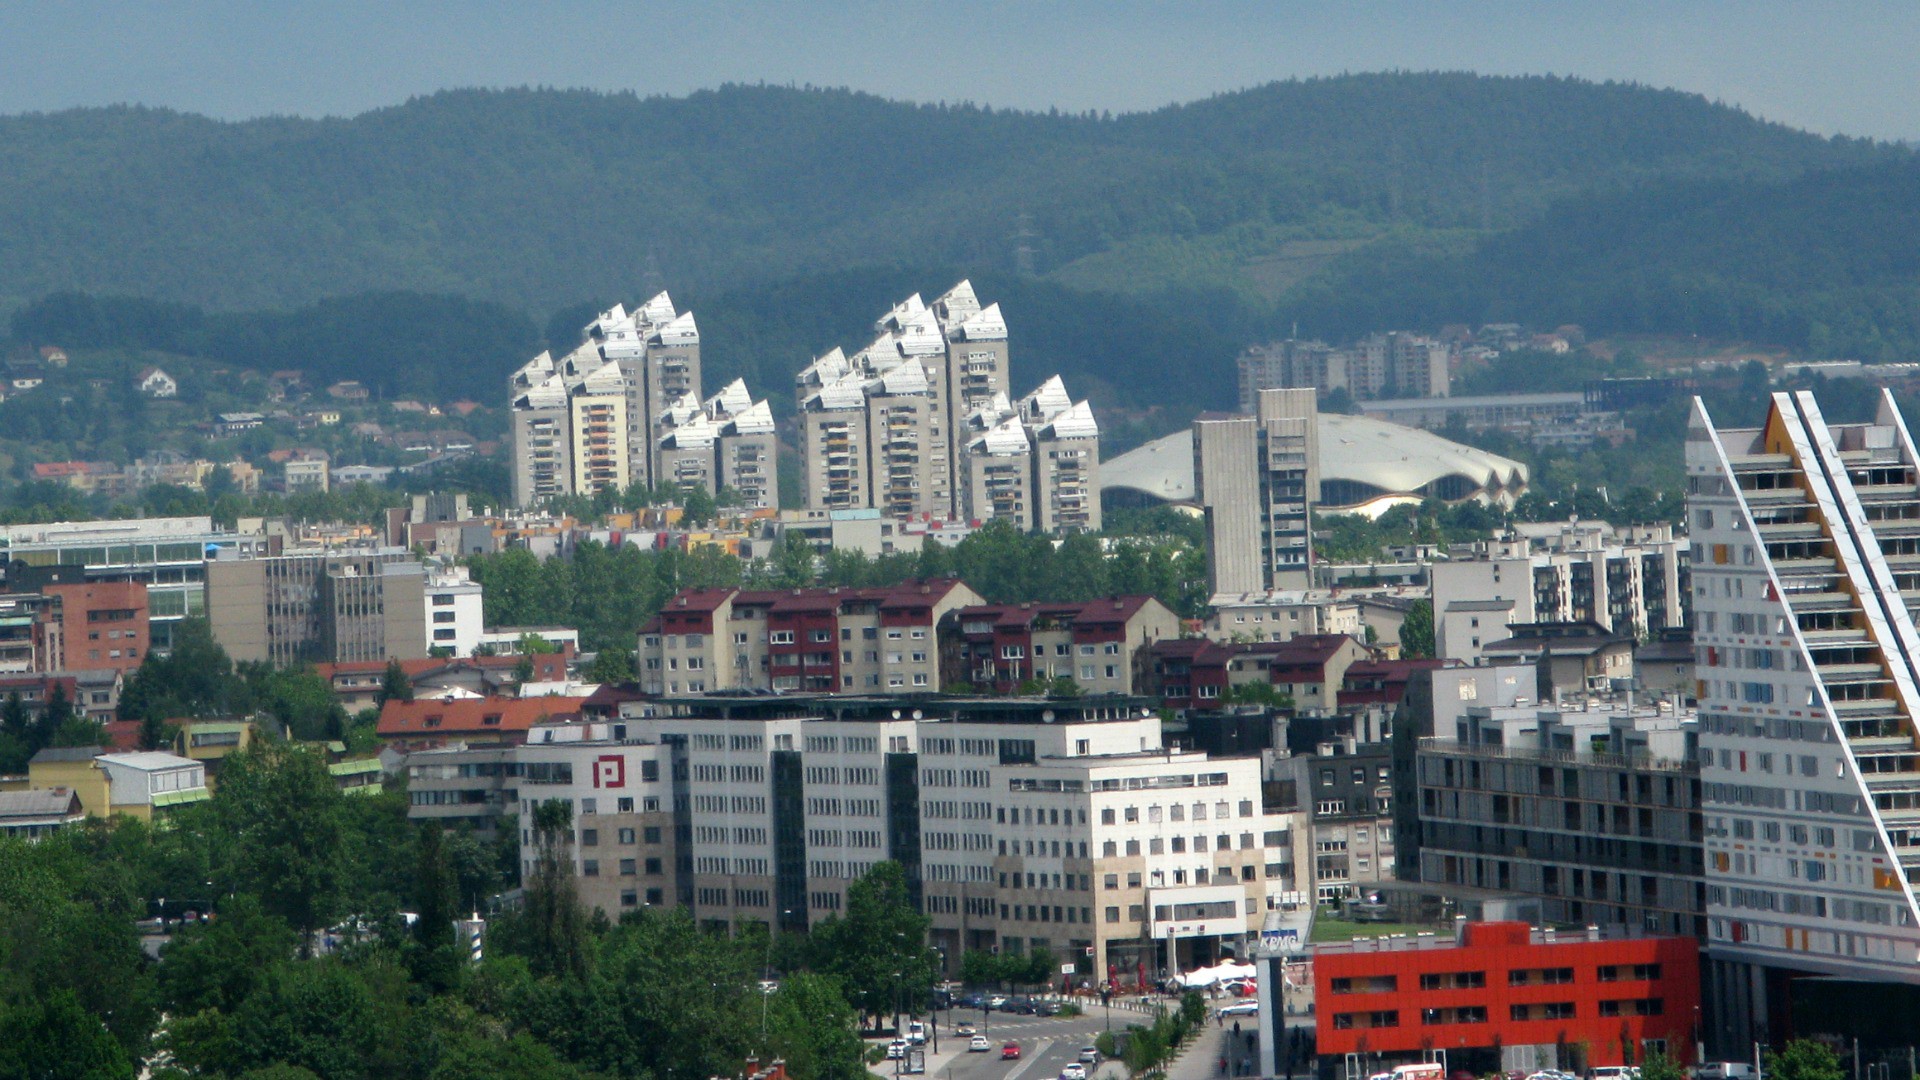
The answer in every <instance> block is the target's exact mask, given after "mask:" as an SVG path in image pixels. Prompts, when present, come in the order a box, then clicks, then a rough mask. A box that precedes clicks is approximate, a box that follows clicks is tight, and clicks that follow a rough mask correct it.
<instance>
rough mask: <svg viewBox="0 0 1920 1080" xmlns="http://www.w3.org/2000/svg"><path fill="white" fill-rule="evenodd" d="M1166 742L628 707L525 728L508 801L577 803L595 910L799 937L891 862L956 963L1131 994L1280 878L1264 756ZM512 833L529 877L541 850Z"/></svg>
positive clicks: (1123, 724) (888, 708)
mask: <svg viewBox="0 0 1920 1080" xmlns="http://www.w3.org/2000/svg"><path fill="white" fill-rule="evenodd" d="M1159 735H1160V733H1159V720H1158V718H1157V716H1156V715H1155V714H1154V713H1153V712H1152V710H1150V709H1147V708H1144V707H1143V703H1140V702H1138V701H1137V700H1130V699H1126V698H1124V697H1086V698H1077V699H1063V700H1057V701H1040V700H1028V701H1020V700H1011V701H1010V700H993V699H980V700H968V699H943V698H925V699H919V700H914V701H912V702H911V703H908V702H905V701H901V700H898V699H890V698H885V697H882V698H866V699H861V698H852V697H848V698H816V697H808V696H803V695H783V696H777V697H733V698H729V697H724V696H715V695H707V696H703V697H699V698H679V699H672V698H669V699H666V700H662V701H658V702H628V703H626V704H625V705H623V706H622V709H621V715H620V716H619V717H618V718H614V719H608V720H605V721H595V722H591V723H587V724H581V725H560V726H555V727H552V728H541V729H536V731H535V732H534V733H533V734H532V736H531V737H530V738H529V740H528V742H527V744H526V746H524V747H522V748H520V749H519V750H517V751H516V756H515V761H516V768H517V780H518V788H517V794H518V796H519V799H520V806H519V807H518V810H519V812H520V819H521V821H522V823H523V824H524V823H526V822H528V821H530V820H531V818H532V815H533V812H534V809H535V808H536V807H537V806H538V805H539V804H540V803H542V802H545V801H547V800H549V799H556V798H557V799H565V800H568V801H569V802H570V803H571V805H572V808H573V810H574V817H573V822H574V831H573V835H572V836H571V837H569V838H568V840H569V843H568V844H567V849H568V861H569V862H570V863H571V865H572V866H573V868H574V870H575V872H576V874H577V875H578V876H579V879H580V880H581V881H582V883H583V884H586V885H588V886H589V887H588V889H587V891H586V892H584V893H583V895H587V896H591V897H592V898H593V899H594V902H595V903H596V904H598V905H600V906H601V907H602V910H605V911H606V912H607V913H608V914H609V915H617V914H618V913H619V912H620V911H623V910H630V909H632V908H634V907H638V906H641V905H647V904H660V903H673V904H679V905H682V906H685V907H687V908H690V909H691V911H692V913H693V915H694V916H695V918H697V919H699V920H700V921H701V922H702V923H703V924H709V925H715V926H731V925H736V924H737V923H739V922H741V921H753V922H763V923H769V924H774V925H777V926H779V927H781V928H783V929H796V930H797V929H805V928H806V927H807V926H809V925H812V924H814V923H816V922H818V921H819V920H820V919H823V918H826V917H829V916H832V915H835V914H842V913H844V909H845V901H846V889H847V886H848V885H849V884H850V883H851V882H852V881H853V880H855V879H857V878H858V877H859V876H860V875H862V874H864V873H865V872H866V871H868V870H869V869H871V868H872V867H873V865H874V864H875V863H877V862H879V861H881V860H884V859H892V860H894V861H897V862H899V863H901V864H902V865H903V866H904V867H905V868H906V870H907V874H908V880H909V888H910V892H911V894H912V896H913V899H914V902H915V903H916V905H917V906H919V907H920V908H921V910H923V911H924V912H925V913H926V914H927V915H928V916H929V917H930V918H931V920H932V923H933V928H932V942H933V945H934V947H935V948H937V949H939V950H940V951H941V953H942V955H943V956H944V957H945V958H946V963H947V964H948V966H949V969H950V970H951V969H952V967H953V966H954V965H957V963H958V961H959V957H960V956H961V954H962V953H963V952H964V951H966V950H969V949H980V950H996V949H997V950H999V951H1002V952H1026V951H1030V950H1032V949H1036V948H1041V947H1046V948H1050V949H1052V950H1053V951H1054V952H1055V953H1056V954H1057V955H1059V956H1063V957H1073V958H1075V963H1076V964H1080V965H1084V967H1083V968H1082V970H1084V971H1085V972H1086V973H1087V974H1088V975H1089V976H1090V977H1091V979H1090V981H1094V980H1098V979H1100V978H1104V977H1106V976H1108V975H1109V974H1111V975H1112V976H1114V977H1115V979H1116V981H1124V982H1126V983H1132V982H1134V981H1135V980H1136V979H1138V978H1140V977H1142V976H1146V977H1149V978H1151V977H1153V976H1157V975H1161V974H1163V973H1166V972H1170V971H1173V970H1188V969H1190V968H1192V967H1195V966H1198V965H1200V964H1202V963H1208V962H1212V961H1214V960H1216V959H1218V958H1219V957H1221V956H1223V955H1225V954H1227V953H1230V952H1231V953H1234V954H1236V955H1244V954H1245V950H1246V946H1247V942H1248V936H1249V932H1250V929H1251V932H1252V933H1254V934H1257V932H1258V928H1259V926H1260V924H1261V922H1262V921H1263V919H1264V915H1265V912H1266V911H1267V910H1269V908H1270V906H1277V905H1278V904H1279V903H1280V902H1281V898H1282V897H1283V896H1285V895H1286V894H1288V893H1290V892H1292V891H1294V890H1295V889H1296V884H1295V880H1294V874H1295V866H1296V865H1297V863H1296V858H1295V852H1294V842H1295V839H1294V838H1295V835H1296V831H1295V830H1296V824H1297V820H1298V818H1297V815H1293V814H1288V813H1282V812H1269V811H1268V810H1267V808H1266V807H1265V806H1264V804H1263V803H1262V795H1261V782H1260V779H1261V778H1260V763H1259V760H1258V759H1257V758H1237V759H1228V760H1216V759H1211V758H1209V757H1207V756H1206V755H1205V754H1198V753H1192V752H1184V751H1178V750H1165V749H1162V748H1161V745H1160V737H1159ZM629 815H632V817H631V819H629ZM588 830H591V834H589V833H588ZM521 839H522V846H521V858H522V860H523V861H524V862H526V863H527V864H528V865H531V863H532V861H533V860H534V859H535V858H536V857H538V854H539V847H538V845H539V842H540V841H539V838H538V837H536V836H535V835H533V834H532V832H531V831H530V830H529V831H526V832H523V835H522V838H521ZM589 841H591V842H589ZM596 879H597V880H596Z"/></svg>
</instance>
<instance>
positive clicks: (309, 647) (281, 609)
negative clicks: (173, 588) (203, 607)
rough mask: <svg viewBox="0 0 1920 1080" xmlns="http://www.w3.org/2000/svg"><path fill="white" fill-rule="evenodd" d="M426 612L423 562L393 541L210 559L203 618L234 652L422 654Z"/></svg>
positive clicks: (362, 656)
mask: <svg viewBox="0 0 1920 1080" xmlns="http://www.w3.org/2000/svg"><path fill="white" fill-rule="evenodd" d="M426 611H427V599H426V571H425V569H424V568H423V567H422V566H421V565H420V564H419V563H417V562H414V561H412V555H411V554H410V553H409V552H406V551H402V550H399V549H395V548H382V549H380V550H378V551H333V552H324V553H313V554H303V555H274V556H268V557H265V558H257V559H220V560H216V561H214V562H211V563H208V564H207V621H208V624H209V625H210V626H211V628H212V630H213V637H214V640H215V641H218V642H219V643H220V645H221V647H222V648H224V649H226V651H227V655H229V656H231V657H233V659H234V660H235V661H249V660H252V661H262V660H264V661H267V662H269V663H271V664H273V665H275V666H276V667H287V666H291V665H294V664H301V663H319V662H326V663H340V662H343V661H354V660H381V661H384V660H389V659H398V660H414V659H420V658H424V657H425V656H426V655H427V648H428V645H427V642H428V637H427V620H426Z"/></svg>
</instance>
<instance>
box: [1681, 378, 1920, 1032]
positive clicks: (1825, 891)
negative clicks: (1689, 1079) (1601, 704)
mask: <svg viewBox="0 0 1920 1080" xmlns="http://www.w3.org/2000/svg"><path fill="white" fill-rule="evenodd" d="M1917 465H1920V455H1917V454H1916V452H1915V448H1914V443H1913V439H1912V436H1911V434H1910V433H1909V432H1908V430H1907V426H1906V424H1905V422H1904V421H1903V420H1902V419H1901V418H1900V414H1899V412H1898V410H1897V409H1896V408H1895V407H1894V403H1893V399H1892V397H1891V395H1888V394H1886V393H1885V392H1884V391H1883V392H1882V397H1881V401H1880V406H1879V413H1878V416H1877V417H1876V418H1875V420H1874V421H1872V422H1870V423H1864V424H1829V423H1827V422H1826V420H1825V419H1824V418H1823V417H1822V416H1821V413H1820V408H1819V406H1818V404H1816V402H1815V401H1814V398H1813V395H1811V394H1809V393H1805V392H1795V393H1777V394H1774V395H1773V396H1772V399H1771V402H1770V404H1769V406H1768V408H1767V413H1766V416H1765V417H1764V418H1762V420H1761V423H1760V424H1759V425H1758V426H1755V427H1740V428H1722V427H1717V426H1716V425H1715V423H1714V421H1713V418H1712V417H1710V416H1709V415H1708V413H1707V410H1706V407H1705V406H1704V405H1703V404H1702V403H1701V402H1700V401H1699V400H1698V399H1696V400H1695V402H1694V410H1693V419H1692V422H1691V424H1690V426H1689V429H1688V433H1687V482H1688V491H1689V496H1688V509H1687V513H1688V519H1689V520H1688V525H1689V528H1690V531H1691V535H1692V538H1693V557H1692V562H1693V570H1692V583H1691V584H1692V589H1693V609H1694V633H1695V637H1694V641H1695V647H1696V651H1697V661H1698V677H1699V684H1698V688H1699V699H1700V705H1699V712H1700V779H1701V784H1702V807H1703V813H1704V816H1705V834H1706V835H1705V844H1706V913H1707V938H1708V952H1709V958H1710V960H1711V961H1712V963H1711V965H1710V968H1711V970H1710V976H1711V977H1712V978H1713V979H1714V980H1715V984H1716V996H1717V998H1718V999H1719V1000H1720V1001H1721V1003H1722V1005H1723V1009H1722V1012H1723V1015H1722V1016H1721V1017H1720V1018H1718V1019H1717V1021H1716V1022H1717V1023H1718V1025H1719V1028H1718V1031H1717V1034H1720V1035H1721V1036H1722V1037H1728V1036H1731V1037H1734V1038H1738V1037H1739V1031H1740V1029H1741V1028H1742V1027H1743V1026H1744V1028H1745V1029H1746V1030H1748V1031H1751V1030H1753V1027H1754V1025H1755V1023H1756V1022H1763V1021H1764V1018H1765V1017H1766V1016H1767V1015H1768V1012H1769V1010H1770V1009H1778V1008H1780V1007H1782V1003H1781V1001H1780V999H1779V997H1778V995H1779V994H1781V993H1783V992H1784V983H1785V975H1784V973H1787V972H1793V973H1813V974H1824V975H1830V976H1839V977H1841V978H1851V979H1860V980H1865V981H1897V982H1904V983H1909V984H1913V983H1920V909H1916V907H1915V901H1914V893H1913V887H1912V884H1911V879H1912V877H1913V876H1914V874H1915V870H1916V868H1917V867H1920V728H1917V727H1916V718H1920V634H1917V633H1916V632H1915V626H1914V616H1913V613H1912V605H1914V604H1916V603H1920V488H1916V486H1915V479H1916V466H1917Z"/></svg>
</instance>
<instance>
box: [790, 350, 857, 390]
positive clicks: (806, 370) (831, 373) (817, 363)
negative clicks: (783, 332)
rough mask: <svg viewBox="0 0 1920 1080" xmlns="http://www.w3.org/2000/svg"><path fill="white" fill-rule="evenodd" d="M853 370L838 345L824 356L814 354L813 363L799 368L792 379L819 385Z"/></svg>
mask: <svg viewBox="0 0 1920 1080" xmlns="http://www.w3.org/2000/svg"><path fill="white" fill-rule="evenodd" d="M851 370H853V369H852V365H850V364H848V363H847V354H846V353H843V352H841V351H840V347H839V346H838V345H836V346H834V347H833V350H832V351H831V352H829V353H827V354H826V355H824V356H816V357H814V358H813V363H811V364H808V365H807V366H806V367H803V368H801V369H800V374H798V375H796V376H794V381H795V382H797V383H801V384H811V385H819V384H822V383H829V382H832V381H833V380H835V379H838V378H840V377H841V376H843V375H845V374H846V373H847V372H849V371H851Z"/></svg>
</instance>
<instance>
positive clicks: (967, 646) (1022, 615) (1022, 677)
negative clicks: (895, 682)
mask: <svg viewBox="0 0 1920 1080" xmlns="http://www.w3.org/2000/svg"><path fill="white" fill-rule="evenodd" d="M952 622H953V623H954V624H955V625H953V626H948V627H943V628H942V644H944V645H946V646H947V651H946V664H945V665H944V666H943V667H942V669H941V670H942V676H943V681H944V682H946V683H948V684H954V683H969V684H972V685H973V686H975V687H977V688H979V689H981V690H988V691H991V692H993V693H996V694H1010V693H1013V692H1014V691H1015V690H1017V689H1018V688H1019V686H1020V684H1021V683H1023V682H1027V681H1029V680H1033V681H1037V682H1046V681H1048V680H1052V679H1072V680H1073V681H1074V682H1075V683H1076V684H1078V686H1079V687H1080V689H1082V690H1083V691H1085V692H1087V693H1090V694H1131V693H1134V692H1135V687H1136V686H1137V685H1138V678H1137V676H1139V675H1140V674H1143V672H1140V671H1138V670H1136V667H1135V661H1136V659H1137V657H1138V656H1139V654H1140V651H1141V650H1142V649H1144V648H1145V647H1147V646H1149V645H1152V644H1154V643H1155V642H1158V641H1164V640H1168V639H1172V638H1178V637H1179V636H1180V619H1179V617H1178V616H1176V615H1175V614H1174V613H1173V612H1172V611H1171V610H1169V609H1168V608H1167V606H1166V605H1165V604H1162V603H1161V602H1160V601H1158V600H1156V599H1154V598H1153V597H1151V596H1114V597H1109V598H1107V599H1105V600H1089V601H1087V602H1086V603H1077V604H980V605H976V606H974V607H968V608H962V609H960V611H959V612H958V613H957V614H956V615H955V616H954V617H953V620H952Z"/></svg>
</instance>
